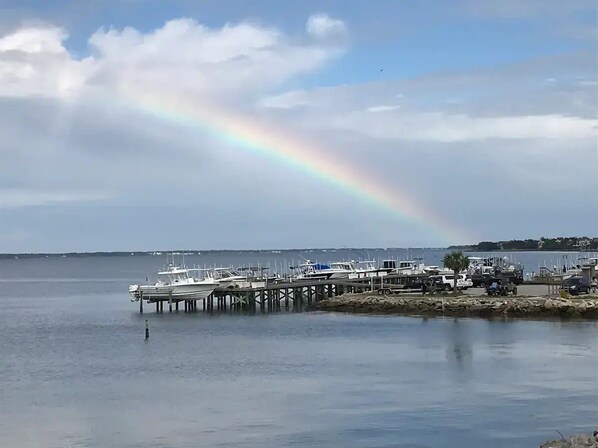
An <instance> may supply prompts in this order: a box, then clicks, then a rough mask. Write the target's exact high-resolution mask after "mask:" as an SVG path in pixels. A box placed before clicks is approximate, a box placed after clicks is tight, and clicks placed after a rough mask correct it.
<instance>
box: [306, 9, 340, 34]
mask: <svg viewBox="0 0 598 448" xmlns="http://www.w3.org/2000/svg"><path fill="white" fill-rule="evenodd" d="M305 30H306V31H307V34H309V35H310V36H312V37H314V38H316V39H324V38H328V37H333V36H343V35H345V34H346V33H347V28H346V26H345V24H344V22H343V21H342V20H338V19H333V18H331V17H330V16H328V15H327V14H314V15H312V16H310V17H309V19H308V20H307V23H306V24H305Z"/></svg>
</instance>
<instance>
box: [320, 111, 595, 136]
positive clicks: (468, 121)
mask: <svg viewBox="0 0 598 448" xmlns="http://www.w3.org/2000/svg"><path fill="white" fill-rule="evenodd" d="M380 107H381V106H377V107H374V108H373V109H374V112H379V113H377V114H376V116H375V117H372V116H371V115H370V114H368V112H372V108H370V109H368V110H367V111H366V112H365V113H363V112H355V113H350V114H346V115H341V116H338V117H334V118H331V120H330V124H331V125H332V126H333V127H335V128H339V129H345V130H352V131H354V132H357V133H362V134H364V135H366V136H369V137H372V138H376V139H392V140H412V141H430V142H465V141H476V140H488V139H506V140H522V139H588V138H596V136H597V130H596V127H597V124H598V122H597V121H596V120H593V119H584V118H578V117H567V116H563V115H530V116H520V117H516V116H511V117H509V116H507V117H471V116H468V115H464V114H446V113H406V114H403V113H384V112H393V111H394V108H392V109H389V108H388V107H386V108H382V109H381V108H380Z"/></svg>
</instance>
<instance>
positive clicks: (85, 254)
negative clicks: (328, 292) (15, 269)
mask: <svg viewBox="0 0 598 448" xmlns="http://www.w3.org/2000/svg"><path fill="white" fill-rule="evenodd" d="M368 250H371V251H374V250H375V251H396V250H405V251H418V250H431V251H441V250H445V251H450V250H462V251H463V252H481V253H488V254H490V253H513V252H571V253H575V252H579V249H552V248H551V249H496V250H480V249H476V248H475V247H470V248H465V247H459V248H456V247H448V248H445V247H386V248H384V247H358V248H347V247H327V248H301V249H206V250H173V251H170V250H169V251H106V252H51V253H44V252H39V253H3V254H0V260H9V259H34V258H92V257H131V256H134V257H164V256H166V255H172V254H174V255H177V256H183V255H184V256H198V255H206V254H218V253H223V254H225V253H271V254H279V253H284V252H322V253H327V252H331V253H334V252H338V251H368ZM591 251H593V250H591Z"/></svg>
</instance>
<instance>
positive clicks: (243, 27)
mask: <svg viewBox="0 0 598 448" xmlns="http://www.w3.org/2000/svg"><path fill="white" fill-rule="evenodd" d="M318 17H320V18H319V19H317V20H316V19H313V18H312V22H311V27H310V25H309V23H310V22H307V23H308V24H307V32H306V33H308V34H306V35H305V36H303V38H301V37H291V36H288V35H285V34H284V33H282V32H281V31H280V30H277V29H274V28H268V27H263V26H258V25H255V24H251V23H247V22H244V23H241V24H238V25H234V24H231V25H227V26H225V27H223V28H208V27H205V26H204V25H201V24H199V23H197V22H194V21H191V20H177V21H171V22H168V23H167V24H166V25H165V26H164V27H161V28H159V29H157V30H154V31H152V32H148V33H142V32H139V31H136V30H133V29H124V30H99V31H98V32H97V33H95V34H94V35H93V36H92V37H91V41H90V42H91V46H92V54H91V56H86V57H84V58H76V57H75V56H73V55H72V54H71V53H70V52H69V51H67V50H66V49H65V47H64V41H63V39H64V38H65V36H66V31H64V30H62V29H60V28H55V27H51V26H47V25H46V26H43V27H40V28H39V29H37V28H35V27H33V28H27V29H26V30H25V31H22V30H21V31H19V30H16V31H15V30H13V31H14V32H13V31H11V33H12V34H9V35H8V36H4V37H0V135H2V136H3V139H2V141H1V142H0V163H1V164H2V166H3V167H10V168H9V169H4V170H3V171H2V175H0V213H1V214H2V222H1V223H0V225H1V226H2V228H1V229H0V230H1V233H2V235H3V237H2V238H1V239H0V244H2V248H0V251H19V250H24V251H27V250H39V251H45V250H110V249H113V250H118V249H149V248H162V249H163V248H166V247H195V248H235V247H237V248H255V247H289V246H333V245H336V246H354V245H379V246H397V245H405V246H413V245H432V246H435V245H439V244H442V243H453V242H461V241H448V239H449V238H450V237H447V235H439V234H438V229H439V228H442V227H443V224H444V222H446V223H447V226H448V223H451V222H452V223H453V224H454V225H457V226H459V227H461V228H462V229H464V232H463V233H466V234H469V235H471V238H472V239H473V238H478V237H480V238H511V237H524V236H530V235H532V236H537V235H539V234H542V233H555V232H556V233H559V232H563V233H592V232H593V231H595V229H596V224H597V223H598V211H597V208H592V207H591V206H588V204H589V201H588V197H587V196H586V195H588V194H589V195H591V194H594V195H595V192H596V191H598V176H597V175H596V174H597V164H598V154H596V119H597V116H598V114H597V111H596V106H595V105H596V104H598V98H597V92H598V91H597V85H596V79H597V78H596V76H597V72H598V69H597V67H596V61H595V60H594V59H593V58H591V57H588V55H589V53H582V52H578V53H574V54H567V55H561V56H556V57H547V58H542V59H535V60H530V61H527V62H522V63H519V64H511V65H505V66H497V67H492V68H487V69H481V70H480V69H478V70H475V69H474V70H468V71H462V72H455V73H439V74H433V75H429V76H425V77H420V78H415V79H410V80H402V81H385V82H379V83H369V84H354V85H345V86H337V87H331V88H320V89H310V90H297V91H291V92H284V91H282V92H281V91H280V89H281V88H282V86H284V85H285V84H286V83H287V82H288V81H289V80H291V79H294V78H296V77H300V76H302V75H303V74H306V73H312V74H313V73H318V70H320V69H321V68H322V67H324V66H325V65H327V64H332V63H334V60H335V58H337V57H338V56H339V55H340V54H342V53H343V52H344V51H346V50H347V47H346V45H347V41H346V39H347V35H348V34H349V30H347V27H346V25H345V24H344V23H343V22H340V21H339V20H337V19H334V18H330V17H328V16H318ZM314 20H315V22H314ZM19 33H21V34H19ZM131 89H138V90H141V91H144V92H147V93H148V94H156V95H162V96H164V97H168V96H169V95H174V96H176V95H183V96H184V98H185V99H186V100H187V101H188V102H190V103H196V104H201V105H205V104H217V105H218V106H219V107H221V108H223V109H225V110H230V111H234V112H235V113H237V114H239V115H241V116H244V117H247V118H248V119H249V120H250V122H255V123H262V124H264V126H265V129H268V130H271V131H272V132H277V133H279V134H282V135H284V136H285V137H286V138H288V139H290V140H291V141H293V142H299V141H301V142H303V143H302V144H303V145H304V146H305V147H308V148H318V151H321V153H323V154H326V156H327V157H328V158H329V159H332V160H334V161H336V162H337V163H338V165H346V166H348V167H349V168H351V169H352V170H353V171H354V172H356V173H358V174H359V176H361V177H362V179H365V180H366V181H367V182H370V183H372V184H375V185H379V186H380V187H381V188H386V189H388V190H389V191H392V192H396V194H397V195H404V196H406V197H409V198H412V199H413V201H415V202H416V203H419V204H421V205H422V208H424V209H426V210H433V211H434V212H435V215H437V216H438V219H439V220H440V221H441V222H434V223H423V224H422V223H421V222H418V221H417V220H415V222H413V221H409V220H404V219H401V218H400V216H398V215H399V214H400V213H394V214H393V213H388V211H385V210H383V209H382V208H380V207H379V206H377V205H375V204H374V203H373V201H372V199H371V198H370V200H364V199H363V198H362V197H357V196H355V193H354V192H351V191H349V188H350V186H349V187H347V185H345V186H344V187H338V186H333V185H331V184H329V183H327V182H326V181H322V180H321V179H319V178H317V177H315V176H314V175H313V173H309V172H308V171H306V170H305V169H303V168H301V167H300V166H299V165H298V164H297V163H293V162H289V160H287V161H284V160H282V159H281V158H277V157H276V155H273V154H270V155H268V154H267V153H264V152H263V151H261V152H260V151H258V150H256V148H251V147H248V146H247V145H243V144H241V145H240V144H239V142H238V141H237V142H235V141H233V140H232V139H231V138H230V137H231V136H230V135H225V134H224V135H223V133H222V131H221V130H218V129H213V128H210V127H209V126H201V125H200V124H199V123H198V122H185V120H180V119H176V118H173V117H169V116H167V115H166V114H164V113H163V111H156V110H147V109H143V108H141V107H139V105H136V104H133V103H132V102H131V100H130V98H129V95H128V94H129V93H130V90H131ZM324 168H326V169H334V167H324ZM592 191H593V192H594V193H586V192H592ZM455 198H457V205H455ZM563 213H565V214H571V215H575V214H577V213H582V214H583V217H584V218H583V219H581V220H577V219H576V220H568V219H563ZM424 224H425V225H424ZM431 229H432V230H434V229H436V233H434V231H432V230H431ZM462 242H466V241H462Z"/></svg>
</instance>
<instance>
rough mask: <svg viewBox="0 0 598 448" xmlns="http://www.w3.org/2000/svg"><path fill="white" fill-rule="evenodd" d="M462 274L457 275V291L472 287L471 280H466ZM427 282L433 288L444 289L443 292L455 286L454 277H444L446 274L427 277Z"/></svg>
mask: <svg viewBox="0 0 598 448" xmlns="http://www.w3.org/2000/svg"><path fill="white" fill-rule="evenodd" d="M462 277H465V275H464V274H462V275H459V276H458V277H457V289H467V288H469V287H471V286H473V282H471V280H469V281H468V280H467V279H466V278H465V279H464V278H462ZM429 281H430V282H431V284H432V285H433V286H436V287H437V288H438V289H444V290H445V291H450V290H451V289H453V287H454V286H455V276H454V275H446V274H439V275H431V276H430V277H429Z"/></svg>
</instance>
